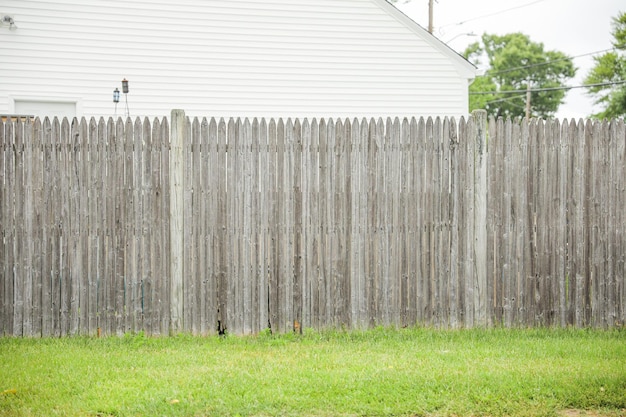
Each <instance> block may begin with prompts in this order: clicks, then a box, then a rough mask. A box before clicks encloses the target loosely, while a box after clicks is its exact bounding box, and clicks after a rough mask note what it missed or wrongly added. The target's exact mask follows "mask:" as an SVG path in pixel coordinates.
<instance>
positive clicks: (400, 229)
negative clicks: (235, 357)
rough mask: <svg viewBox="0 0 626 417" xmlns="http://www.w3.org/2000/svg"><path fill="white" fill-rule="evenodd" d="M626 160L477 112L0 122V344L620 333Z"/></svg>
mask: <svg viewBox="0 0 626 417" xmlns="http://www.w3.org/2000/svg"><path fill="white" fill-rule="evenodd" d="M170 123H171V125H170ZM625 143H626V133H625V128H624V123H623V121H617V120H614V121H611V122H592V121H587V122H586V123H583V122H582V121H579V122H576V121H571V122H569V121H563V122H559V121H541V120H532V121H530V122H527V121H521V122H511V121H502V120H497V121H495V120H486V117H485V114H484V112H476V113H474V114H473V115H472V116H471V117H470V118H468V120H464V119H461V120H460V121H459V122H458V124H457V123H456V122H455V121H454V120H449V119H447V118H446V119H439V118H437V119H434V120H433V119H430V118H429V119H428V120H424V119H419V120H416V119H412V120H406V119H405V120H399V119H395V120H391V119H387V120H385V121H384V120H356V119H355V120H319V121H318V120H315V119H313V120H311V121H309V120H303V121H300V120H295V121H294V120H287V121H283V120H277V121H276V120H269V121H266V120H256V119H255V120H247V119H246V120H240V119H237V120H228V121H224V120H214V119H210V120H207V119H202V120H199V119H193V120H189V119H188V118H186V117H185V115H184V113H183V112H182V111H173V112H172V117H171V119H170V120H169V121H168V120H166V119H163V120H158V119H155V120H154V121H152V122H150V121H149V120H143V121H142V120H139V119H136V120H135V121H133V120H131V119H128V120H121V119H118V120H117V121H115V120H112V119H109V120H104V119H100V120H95V119H91V120H85V119H81V120H76V119H74V120H73V121H70V120H67V119H64V120H62V121H59V120H57V119H54V120H49V119H47V118H46V119H45V120H43V121H42V120H39V119H35V120H26V121H19V120H18V121H14V122H1V121H0V232H1V238H0V277H1V281H0V335H15V336H52V335H54V336H62V335H76V334H89V335H95V334H97V333H102V334H105V335H106V334H121V333H124V332H129V331H132V332H135V331H145V332H146V333H148V334H169V333H176V332H192V333H194V334H210V333H216V332H218V331H223V330H224V329H227V331H228V332H232V333H236V334H247V333H254V332H259V331H261V330H263V329H265V328H267V327H268V326H270V327H271V329H272V330H273V331H279V332H285V331H291V330H292V329H294V327H295V328H296V329H298V328H302V327H315V328H326V327H340V326H345V327H347V328H366V327H371V326H375V325H389V326H411V325H428V326H436V327H451V328H458V327H475V326H499V325H504V326H569V325H572V326H576V327H583V326H594V327H614V326H621V325H623V324H624V321H625V319H626V285H625V282H624V277H625V274H624V269H625V266H624V264H625V257H626V246H625V245H624V239H625V236H626V233H625V232H626V218H625V216H624V213H625V212H626V209H625V207H626V190H625V187H626V172H625V170H626V168H625V156H626V155H625V153H626V151H625Z"/></svg>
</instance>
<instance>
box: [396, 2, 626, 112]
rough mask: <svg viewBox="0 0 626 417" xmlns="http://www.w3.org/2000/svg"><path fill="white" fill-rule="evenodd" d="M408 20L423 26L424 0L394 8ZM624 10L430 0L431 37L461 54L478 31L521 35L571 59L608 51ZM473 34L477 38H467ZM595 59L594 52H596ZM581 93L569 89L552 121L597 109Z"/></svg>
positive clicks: (585, 61)
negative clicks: (615, 21) (613, 29)
mask: <svg viewBox="0 0 626 417" xmlns="http://www.w3.org/2000/svg"><path fill="white" fill-rule="evenodd" d="M397 7H398V8H399V9H400V10H402V11H403V12H404V13H405V14H406V15H407V16H409V17H410V18H411V19H413V20H415V21H416V22H417V23H419V24H420V25H421V26H423V27H424V28H428V0H411V1H410V2H408V3H405V4H397ZM619 12H626V1H624V0H506V1H502V0H435V4H434V18H433V21H434V32H433V33H434V35H436V36H437V37H438V38H439V39H441V40H442V41H444V42H448V44H449V45H450V47H452V48H453V49H455V50H456V51H459V52H462V51H463V50H464V49H465V47H466V46H467V45H468V44H470V43H472V42H475V41H477V40H478V36H479V35H482V34H483V33H485V32H486V33H490V34H498V35H504V34H506V33H512V32H523V33H525V34H527V35H528V36H530V39H531V40H532V41H534V42H542V43H543V44H544V47H545V49H546V50H557V51H561V52H563V53H565V54H567V55H569V56H571V57H578V56H579V55H583V54H590V53H592V52H598V51H603V50H605V49H609V48H611V47H612V44H611V41H612V36H611V34H610V31H611V19H612V18H613V17H616V16H617V15H618V13H619ZM467 33H474V34H476V35H477V36H474V37H472V36H468V35H467ZM596 55H597V54H596ZM592 56H593V55H586V56H581V57H578V58H575V59H574V65H575V66H576V67H577V68H578V71H577V73H576V77H575V78H574V79H572V80H571V81H570V82H569V83H568V85H572V86H573V85H581V84H583V80H584V78H585V77H586V75H587V73H588V72H589V70H590V69H591V67H592V66H593V58H592ZM585 91H586V90H585V89H573V90H570V91H569V92H568V93H567V96H566V97H565V102H564V103H563V104H562V105H561V107H560V108H559V111H558V112H557V115H556V116H557V118H572V117H574V118H585V117H587V116H588V115H589V114H591V113H593V112H595V111H597V110H598V109H597V108H596V107H594V106H593V98H592V97H590V96H588V95H587V94H585Z"/></svg>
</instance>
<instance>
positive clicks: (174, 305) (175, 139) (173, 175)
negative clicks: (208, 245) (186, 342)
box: [170, 110, 186, 334]
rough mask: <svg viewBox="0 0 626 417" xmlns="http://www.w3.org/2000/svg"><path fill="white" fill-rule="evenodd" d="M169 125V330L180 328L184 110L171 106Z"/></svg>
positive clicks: (176, 331)
mask: <svg viewBox="0 0 626 417" xmlns="http://www.w3.org/2000/svg"><path fill="white" fill-rule="evenodd" d="M171 122H172V123H171V125H170V143H171V150H170V248H171V263H170V333H172V334H175V333H178V332H180V331H181V330H182V329H183V301H184V300H183V268H184V265H183V253H184V251H183V244H184V242H183V230H184V229H183V226H184V224H183V223H184V217H183V214H184V211H183V204H184V198H183V197H184V194H183V192H184V178H185V176H184V166H183V162H184V151H183V149H184V148H183V144H184V141H185V130H186V129H185V127H186V118H185V112H184V110H172V115H171Z"/></svg>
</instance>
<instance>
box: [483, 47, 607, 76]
mask: <svg viewBox="0 0 626 417" xmlns="http://www.w3.org/2000/svg"><path fill="white" fill-rule="evenodd" d="M614 50H615V48H609V49H603V50H601V51H595V52H587V53H586V54H580V55H576V56H572V57H567V58H561V59H554V60H552V61H546V62H541V63H538V64H529V65H522V66H519V67H512V68H507V69H503V70H500V71H494V72H491V71H490V70H487V71H486V72H488V73H489V75H498V74H505V73H507V72H512V71H516V70H519V69H526V68H535V67H541V66H543V65H550V64H554V63H556V62H562V61H571V60H572V59H576V58H580V57H583V56H588V55H595V54H601V53H604V52H608V51H614Z"/></svg>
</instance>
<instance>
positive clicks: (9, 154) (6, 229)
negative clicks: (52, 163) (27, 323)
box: [0, 121, 17, 336]
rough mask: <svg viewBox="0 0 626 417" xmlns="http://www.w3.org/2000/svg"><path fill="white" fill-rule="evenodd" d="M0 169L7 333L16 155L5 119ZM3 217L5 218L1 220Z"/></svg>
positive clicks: (7, 328)
mask: <svg viewBox="0 0 626 417" xmlns="http://www.w3.org/2000/svg"><path fill="white" fill-rule="evenodd" d="M2 134H3V135H4V136H3V154H4V155H3V168H4V173H5V174H4V183H3V184H2V185H3V188H4V193H3V197H4V198H3V199H2V200H1V201H0V210H1V211H0V213H1V214H2V219H3V221H2V224H3V239H4V250H3V255H4V256H3V270H2V274H3V277H4V279H3V282H2V286H3V294H4V297H3V299H2V312H3V320H2V321H3V324H4V334H5V335H7V336H14V335H17V333H16V332H14V326H15V323H14V317H15V276H14V269H15V259H16V258H15V244H14V242H15V237H16V228H15V222H14V216H15V214H14V200H15V197H14V196H15V194H16V178H15V177H16V168H15V165H16V162H15V160H16V156H15V147H14V144H15V137H14V124H13V123H12V122H10V121H8V122H7V123H6V124H5V125H3V130H2ZM5 219H6V220H5Z"/></svg>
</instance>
